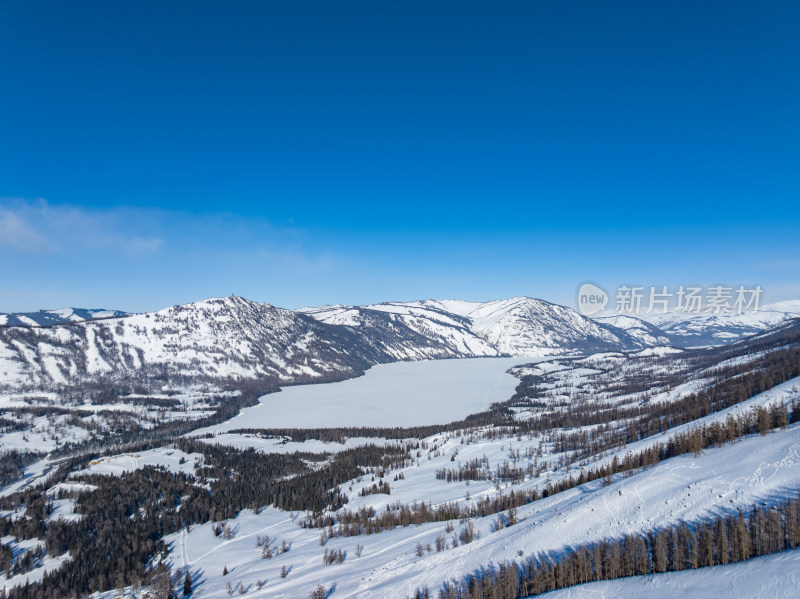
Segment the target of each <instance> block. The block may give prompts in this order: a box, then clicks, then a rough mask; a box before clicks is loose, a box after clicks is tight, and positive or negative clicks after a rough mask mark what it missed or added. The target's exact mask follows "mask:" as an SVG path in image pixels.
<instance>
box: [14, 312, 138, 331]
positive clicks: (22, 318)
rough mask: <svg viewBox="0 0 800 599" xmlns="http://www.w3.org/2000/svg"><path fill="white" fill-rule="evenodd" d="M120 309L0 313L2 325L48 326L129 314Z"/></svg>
mask: <svg viewBox="0 0 800 599" xmlns="http://www.w3.org/2000/svg"><path fill="white" fill-rule="evenodd" d="M127 315H128V313H127V312H121V311H120V310H103V309H101V308H61V309H59V310H39V311H38V312H12V313H8V314H6V313H3V314H0V326H13V327H17V326H22V327H46V326H50V325H53V324H61V323H62V322H82V321H84V320H92V319H94V318H114V317H118V316H127Z"/></svg>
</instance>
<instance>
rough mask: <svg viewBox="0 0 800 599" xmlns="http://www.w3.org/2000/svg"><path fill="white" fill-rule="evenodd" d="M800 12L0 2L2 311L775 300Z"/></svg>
mask: <svg viewBox="0 0 800 599" xmlns="http://www.w3.org/2000/svg"><path fill="white" fill-rule="evenodd" d="M798 26H800V4H798V3H797V2H793V1H786V2H762V3H752V2H731V1H728V2H703V3H697V2H611V3H598V2H502V3H489V2H435V3H432V2H303V1H296V0H295V1H287V2H239V3H223V2H168V3H163V2H152V3H150V2H136V3H110V2H78V3H70V4H65V3H57V2H53V3H48V2H21V1H20V2H17V1H12V2H5V3H3V4H2V5H0V58H2V60H0V81H2V92H0V198H2V199H0V264H2V268H1V270H0V311H20V310H33V309H38V308H53V307H61V306H65V305H72V306H89V307H100V306H102V307H109V308H120V309H125V310H134V311H140V310H150V309H157V308H160V307H164V306H168V305H171V304H175V303H183V302H189V301H194V300H198V299H202V298H205V297H209V296H219V295H229V294H231V293H236V294H239V295H243V296H245V297H249V298H251V299H255V300H260V301H267V302H270V303H274V304H277V305H281V306H286V307H299V306H302V305H317V304H323V303H370V302H376V301H383V300H389V299H399V300H409V299H417V298H428V297H439V298H444V297H460V298H465V299H475V300H482V299H491V298H500V297H508V296H512V295H531V296H535V297H542V298H545V299H549V300H551V301H556V302H560V303H567V304H572V303H573V302H574V295H575V290H576V288H577V286H578V285H579V284H580V283H581V282H583V281H586V280H592V281H596V282H598V283H600V284H602V285H604V286H606V287H607V288H613V287H614V286H616V285H618V284H620V283H629V284H633V283H636V284H643V285H671V286H677V285H679V284H700V285H712V284H716V283H728V284H731V285H738V284H740V283H741V284H750V285H752V284H761V285H762V286H763V287H764V288H765V290H766V291H765V299H766V300H767V301H776V300H781V299H787V298H800V215H799V214H798V207H799V206H800V168H799V167H800V143H798V142H800V115H799V114H798V106H800V39H798V36H797V33H796V32H797V30H798Z"/></svg>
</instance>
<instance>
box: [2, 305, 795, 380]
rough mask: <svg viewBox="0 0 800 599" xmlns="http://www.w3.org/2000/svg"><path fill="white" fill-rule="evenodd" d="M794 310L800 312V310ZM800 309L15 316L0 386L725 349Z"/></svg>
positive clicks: (491, 308) (255, 376) (336, 373)
mask: <svg viewBox="0 0 800 599" xmlns="http://www.w3.org/2000/svg"><path fill="white" fill-rule="evenodd" d="M793 310H795V311H793ZM797 312H800V302H795V303H791V302H788V303H784V304H782V305H780V309H775V307H774V306H773V307H771V309H770V310H767V311H764V312H759V313H755V314H746V315H742V316H731V315H682V316H677V315H663V316H659V317H657V318H655V317H654V318H650V319H649V322H646V321H644V320H641V319H637V318H633V317H629V316H620V315H617V316H607V317H600V318H596V319H591V318H587V317H584V316H582V315H580V314H579V313H577V312H576V311H575V310H572V309H571V308H567V307H565V306H559V305H556V304H552V303H549V302H546V301H543V300H539V299H533V298H528V297H516V298H511V299H507V300H496V301H490V302H483V303H479V302H466V301H459V300H425V301H417V302H407V303H400V302H387V303H382V304H376V305H372V306H323V307H319V308H303V309H300V310H296V311H292V310H284V309H281V308H276V307H274V306H271V305H269V304H264V303H258V302H252V301H249V300H246V299H243V298H240V297H227V298H215V299H209V300H204V301H200V302H196V303H192V304H187V305H183V306H173V307H171V308H167V309H165V310H160V311H158V312H153V313H148V314H126V313H123V312H118V311H110V310H80V309H73V308H68V309H65V310H50V311H40V312H35V313H27V314H5V315H2V316H3V317H4V321H2V322H4V323H5V325H6V326H0V388H4V389H6V390H17V391H19V390H30V391H42V390H58V389H65V388H81V389H86V388H89V387H91V386H92V385H99V386H106V387H107V386H108V385H116V386H120V385H125V386H127V387H131V386H135V387H137V388H145V389H151V390H152V389H157V388H158V389H160V388H161V386H163V385H189V384H198V383H214V384H217V385H222V386H225V385H233V384H237V383H240V382H242V381H254V380H259V381H264V380H269V381H272V382H274V383H275V384H285V383H298V382H313V381H320V380H332V379H341V378H348V377H351V376H355V375H358V374H360V373H361V372H363V371H364V370H365V369H367V368H369V367H370V366H372V365H374V364H380V363H387V362H395V361H403V360H422V359H439V358H467V357H488V356H521V357H529V356H531V357H532V356H542V355H557V354H585V353H592V352H598V351H626V350H641V349H644V348H648V347H654V346H663V345H672V346H676V347H688V346H695V345H719V344H724V343H727V342H731V341H735V340H737V339H740V338H742V337H743V336H746V335H750V334H754V333H758V332H761V331H764V330H766V329H769V328H770V327H772V326H776V325H779V324H780V323H782V322H785V321H787V320H789V319H791V318H795V317H797V316H798V313H797Z"/></svg>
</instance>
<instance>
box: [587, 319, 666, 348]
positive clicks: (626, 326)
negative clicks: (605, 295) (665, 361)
mask: <svg viewBox="0 0 800 599" xmlns="http://www.w3.org/2000/svg"><path fill="white" fill-rule="evenodd" d="M595 320H596V321H597V322H601V323H603V324H607V325H610V326H613V327H617V328H618V329H622V330H624V331H625V332H626V333H628V334H629V335H630V336H631V337H633V338H634V339H636V340H638V341H640V342H641V343H643V344H645V345H674V344H675V343H674V341H673V339H672V338H671V337H670V336H669V335H666V334H665V332H664V331H663V330H662V329H660V328H658V327H657V326H655V325H653V324H650V323H649V322H645V321H644V320H640V319H638V318H634V317H633V316H626V315H624V314H618V315H615V316H600V317H598V318H596V319H595ZM677 345H680V343H678V344H677Z"/></svg>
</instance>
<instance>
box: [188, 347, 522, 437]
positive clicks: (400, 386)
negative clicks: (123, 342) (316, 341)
mask: <svg viewBox="0 0 800 599" xmlns="http://www.w3.org/2000/svg"><path fill="white" fill-rule="evenodd" d="M525 361H526V359H524V358H472V359H465V360H429V361H420V362H398V363H394V364H381V365H378V366H374V367H373V368H371V369H369V370H368V371H367V372H366V374H364V376H361V377H358V378H355V379H349V380H346V381H341V382H336V383H324V384H318V385H298V386H294V387H284V388H283V389H282V390H281V391H280V392H278V393H271V394H269V395H264V396H262V397H261V398H259V402H260V403H259V405H257V406H254V407H252V408H245V409H244V410H242V412H241V413H240V414H239V415H238V416H235V417H234V418H231V419H230V420H228V421H226V422H224V423H222V424H219V425H215V426H212V427H209V428H208V429H201V430H199V431H196V433H204V432H209V431H210V432H225V431H231V430H235V429H244V428H284V427H286V428H316V427H339V426H342V427H345V426H416V425H423V424H444V423H447V422H450V421H452V420H457V419H459V418H462V417H464V416H468V415H469V414H472V413H475V412H479V411H482V410H485V409H486V408H488V407H489V406H490V405H491V404H492V402H496V401H505V400H507V399H509V398H510V397H511V396H512V395H513V394H514V389H515V388H516V386H517V384H518V383H519V381H518V380H517V379H516V378H515V377H514V376H512V375H511V374H508V373H507V372H506V371H507V370H508V369H509V368H511V367H513V366H515V365H517V364H520V363H521V362H525ZM527 361H530V359H527ZM193 434H195V433H193Z"/></svg>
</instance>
